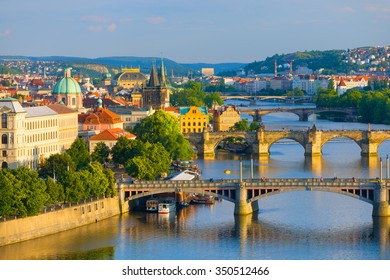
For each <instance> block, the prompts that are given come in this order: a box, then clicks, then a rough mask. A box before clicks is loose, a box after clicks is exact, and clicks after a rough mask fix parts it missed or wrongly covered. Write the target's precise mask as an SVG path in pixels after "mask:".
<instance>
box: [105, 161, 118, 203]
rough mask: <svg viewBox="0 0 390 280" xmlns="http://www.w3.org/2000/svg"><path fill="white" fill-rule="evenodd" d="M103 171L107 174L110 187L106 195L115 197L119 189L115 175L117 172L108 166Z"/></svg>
mask: <svg viewBox="0 0 390 280" xmlns="http://www.w3.org/2000/svg"><path fill="white" fill-rule="evenodd" d="M103 173H104V176H106V178H107V182H108V187H107V189H106V192H105V194H104V195H105V196H106V197H114V196H115V195H117V191H116V188H115V177H114V175H115V174H114V172H113V171H112V170H111V169H108V168H104V169H103Z"/></svg>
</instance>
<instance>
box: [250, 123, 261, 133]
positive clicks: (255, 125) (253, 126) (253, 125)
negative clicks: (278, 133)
mask: <svg viewBox="0 0 390 280" xmlns="http://www.w3.org/2000/svg"><path fill="white" fill-rule="evenodd" d="M259 128H260V124H259V123H258V122H257V121H253V122H252V123H251V124H250V126H249V130H250V131H257V130H258V129H259Z"/></svg>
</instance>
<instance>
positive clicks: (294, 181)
mask: <svg viewBox="0 0 390 280" xmlns="http://www.w3.org/2000/svg"><path fill="white" fill-rule="evenodd" d="M386 180H387V181H388V182H387V181H386ZM242 182H243V184H245V186H246V187H259V186H260V187H289V186H290V187H301V186H302V187H304V186H309V187H339V188H343V187H354V188H357V187H373V186H374V185H375V184H376V183H377V182H378V181H377V180H375V179H354V178H261V179H245V180H243V181H242ZM384 182H385V183H386V184H389V182H390V180H389V179H385V180H384ZM239 183H240V182H239V180H238V179H229V180H226V179H217V180H215V179H209V180H192V181H188V180H177V181H170V180H160V181H134V182H132V183H127V182H124V184H123V185H122V186H123V187H124V188H133V189H134V188H135V189H150V188H153V189H158V188H162V189H173V190H175V189H180V188H216V187H224V188H226V187H235V186H237V185H238V184H239Z"/></svg>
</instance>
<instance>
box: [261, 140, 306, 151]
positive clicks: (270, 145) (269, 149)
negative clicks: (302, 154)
mask: <svg viewBox="0 0 390 280" xmlns="http://www.w3.org/2000/svg"><path fill="white" fill-rule="evenodd" d="M284 139H287V140H293V141H294V142H296V143H298V144H299V145H300V146H301V147H302V148H303V150H304V149H305V143H304V140H303V139H299V138H297V137H294V136H286V137H280V138H277V139H272V140H271V141H270V142H269V146H268V153H271V148H272V146H274V145H275V144H277V143H278V142H279V141H282V140H284Z"/></svg>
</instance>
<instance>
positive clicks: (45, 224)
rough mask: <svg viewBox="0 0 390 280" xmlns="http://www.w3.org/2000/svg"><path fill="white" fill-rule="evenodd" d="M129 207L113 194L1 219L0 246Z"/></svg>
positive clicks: (67, 227)
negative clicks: (62, 207) (5, 219)
mask: <svg viewBox="0 0 390 280" xmlns="http://www.w3.org/2000/svg"><path fill="white" fill-rule="evenodd" d="M128 210H129V209H128V207H126V204H122V203H121V202H120V199H119V197H113V198H103V199H99V200H96V201H91V202H86V203H83V204H78V205H77V204H76V205H74V206H71V207H68V208H65V209H61V210H57V211H53V212H47V213H43V214H40V215H37V216H32V217H26V218H22V219H14V220H8V221H5V222H1V223H0V246H4V245H8V244H13V243H17V242H21V241H26V240H30V239H34V238H38V237H42V236H47V235H50V234H54V233H59V232H62V231H66V230H69V229H73V228H77V227H81V226H84V225H88V224H91V223H97V222H99V221H101V220H103V219H107V218H111V217H113V216H116V215H120V214H122V213H124V212H127V211H128Z"/></svg>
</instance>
